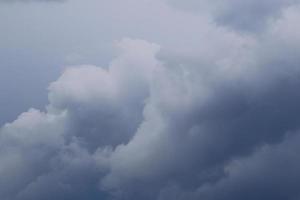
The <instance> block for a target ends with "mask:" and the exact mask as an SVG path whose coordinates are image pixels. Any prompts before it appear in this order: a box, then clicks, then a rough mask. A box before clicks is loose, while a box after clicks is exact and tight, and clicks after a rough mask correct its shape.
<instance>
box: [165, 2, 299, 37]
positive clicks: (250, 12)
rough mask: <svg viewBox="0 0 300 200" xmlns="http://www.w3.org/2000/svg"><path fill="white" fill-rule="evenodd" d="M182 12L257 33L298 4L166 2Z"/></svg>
mask: <svg viewBox="0 0 300 200" xmlns="http://www.w3.org/2000/svg"><path fill="white" fill-rule="evenodd" d="M167 1H168V2H169V3H170V4H171V5H173V6H175V7H177V8H179V9H184V10H190V11H195V12H198V11H200V12H204V13H205V12H208V14H209V15H212V17H213V18H214V20H215V21H216V23H218V24H220V25H225V26H229V27H231V28H233V29H236V30H241V31H247V32H248V31H250V32H252V31H254V32H256V31H259V30H261V29H263V28H264V27H266V26H267V25H268V24H269V23H270V22H271V21H272V20H276V19H277V18H278V17H280V15H281V14H282V10H284V9H286V8H287V7H290V6H292V5H295V4H298V3H299V1H298V0H275V1H274V0H265V1H259V0H246V1H245V0H244V1H243V0H225V1H206V0H200V1H195V0H188V1H180V0H167Z"/></svg>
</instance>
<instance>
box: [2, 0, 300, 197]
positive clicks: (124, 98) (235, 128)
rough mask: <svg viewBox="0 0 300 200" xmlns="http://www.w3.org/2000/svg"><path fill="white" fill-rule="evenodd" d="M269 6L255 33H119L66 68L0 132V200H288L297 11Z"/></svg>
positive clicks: (297, 123) (294, 150) (298, 80)
mask: <svg viewBox="0 0 300 200" xmlns="http://www.w3.org/2000/svg"><path fill="white" fill-rule="evenodd" d="M237 2H238V1H235V3H233V1H225V3H222V4H224V6H225V5H226V6H227V7H231V6H232V7H234V8H235V9H237V10H238V9H239V4H237ZM246 2H247V1H246ZM254 3H255V1H254ZM275 3H278V5H277V4H276V6H275V5H274V8H271V7H270V6H266V7H268V8H269V9H270V10H269V12H270V14H268V13H266V12H265V11H263V12H262V13H264V16H268V17H270V16H273V15H274V16H275V15H277V13H278V11H279V9H280V12H281V14H280V16H278V17H276V18H274V19H273V20H271V21H270V23H269V24H268V25H263V26H264V29H261V32H260V34H250V35H247V34H246V35H244V34H243V33H241V32H240V30H239V28H238V29H235V26H233V28H234V30H236V31H232V29H227V28H224V27H223V26H219V25H218V24H215V23H211V21H210V18H205V17H204V19H203V21H204V22H201V24H202V28H203V30H202V32H203V33H205V34H203V35H201V36H199V38H200V40H201V43H202V44H201V45H199V46H197V45H195V46H189V45H187V44H185V43H184V42H182V41H180V40H178V43H181V44H182V45H174V46H173V47H179V46H181V47H182V48H178V49H176V48H174V49H172V48H170V46H167V47H165V46H164V45H162V44H159V43H156V42H154V43H153V42H150V40H149V41H148V40H146V39H129V38H124V39H121V40H119V41H117V42H116V43H115V49H116V52H117V53H116V56H115V57H114V58H113V59H112V61H111V62H110V63H109V64H108V66H94V65H80V66H73V67H72V66H71V67H68V68H66V69H65V70H64V72H63V73H62V74H61V76H60V77H59V78H58V79H57V80H56V81H54V82H52V83H51V84H50V85H49V88H48V99H49V104H48V105H47V106H46V108H45V110H44V111H40V110H37V109H29V110H28V111H27V112H25V113H23V114H21V115H19V117H18V118H17V119H16V120H15V121H13V122H11V123H6V124H5V125H4V126H3V127H2V128H1V130H0V160H1V163H0V199H3V200H35V199H45V200H48V199H49V200H50V199H51V200H52V199H57V200H71V199H72V200H77V199H78V200H79V199H89V200H96V199H103V200H111V199H113V200H140V199H142V200H196V199H203V200H229V199H230V200H239V199H246V200H247V199H249V200H250V199H258V200H269V199H272V200H274V199H276V200H277V199H278V200H296V199H299V195H300V193H299V191H298V185H299V183H300V174H299V172H298V171H299V170H298V169H299V163H300V160H299V158H298V157H299V156H298V152H299V145H300V132H299V131H300V115H299V113H300V104H299V102H300V93H299V87H300V67H299V64H300V61H299V57H300V34H299V32H300V29H299V27H297V26H296V24H297V22H298V21H299V20H300V14H299V10H300V8H299V7H298V6H297V5H292V4H290V3H288V5H287V4H285V3H283V2H281V1H276V2H275ZM291 3H293V2H291ZM266 4H269V3H268V1H266ZM283 4H284V5H283ZM163 5H164V6H167V5H166V4H163ZM251 5H252V4H251ZM275 7H276V8H275ZM167 8H168V9H172V8H171V7H167ZM216 8H217V7H216ZM174 12H178V11H174ZM236 15H241V14H236ZM253 15H254V14H253ZM184 16H186V15H184ZM188 16H190V15H188ZM268 17H267V18H268ZM222 19H224V20H225V19H226V17H222ZM247 23H251V25H253V26H256V25H257V24H255V23H256V22H253V21H251V20H250V21H247ZM264 23H265V22H264ZM174 34H175V35H177V34H179V36H178V38H181V37H180V34H181V32H179V33H177V32H174ZM205 39H206V40H205ZM197 44H198V43H197Z"/></svg>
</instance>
